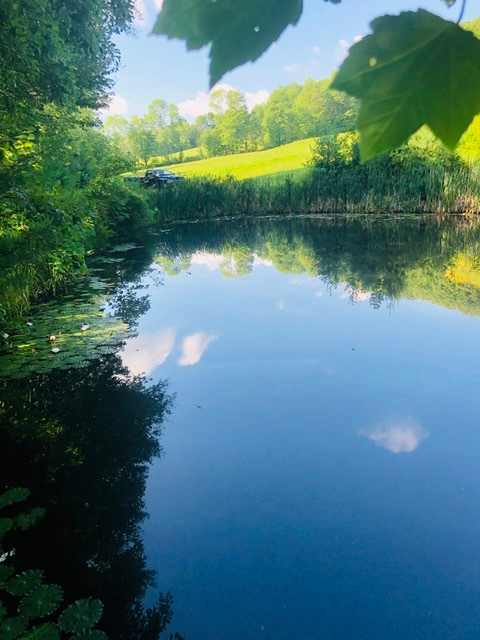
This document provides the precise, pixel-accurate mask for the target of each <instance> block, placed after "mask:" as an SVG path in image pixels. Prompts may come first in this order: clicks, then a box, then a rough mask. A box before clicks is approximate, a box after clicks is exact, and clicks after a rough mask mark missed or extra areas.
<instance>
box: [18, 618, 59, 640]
mask: <svg viewBox="0 0 480 640" xmlns="http://www.w3.org/2000/svg"><path fill="white" fill-rule="evenodd" d="M21 640H60V632H59V630H58V627H57V625H55V624H53V623H51V622H47V623H46V624H42V625H40V626H38V627H35V628H34V629H32V630H31V631H29V632H28V633H27V634H26V635H24V636H22V638H21Z"/></svg>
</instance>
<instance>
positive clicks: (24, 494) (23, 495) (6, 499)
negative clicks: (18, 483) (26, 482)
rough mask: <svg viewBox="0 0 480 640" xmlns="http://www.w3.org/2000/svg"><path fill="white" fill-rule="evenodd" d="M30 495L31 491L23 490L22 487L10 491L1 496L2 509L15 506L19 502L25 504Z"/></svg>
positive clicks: (0, 506) (0, 505) (0, 507)
mask: <svg viewBox="0 0 480 640" xmlns="http://www.w3.org/2000/svg"><path fill="white" fill-rule="evenodd" d="M29 495H30V491H29V490H28V489H23V488H22V487H14V488H13V489H8V491H5V492H4V493H2V494H1V495H0V509H4V508H5V507H9V506H10V505H11V504H15V503H17V502H23V501H24V500H26V499H27V498H28V496H29Z"/></svg>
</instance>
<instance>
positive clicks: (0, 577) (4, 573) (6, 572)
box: [0, 564, 14, 589]
mask: <svg viewBox="0 0 480 640" xmlns="http://www.w3.org/2000/svg"><path fill="white" fill-rule="evenodd" d="M13 574H14V570H13V567H10V566H9V565H6V564H2V565H0V589H4V588H5V586H6V584H7V583H8V580H9V579H10V578H11V576H13Z"/></svg>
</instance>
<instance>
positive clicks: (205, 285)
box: [0, 218, 480, 640]
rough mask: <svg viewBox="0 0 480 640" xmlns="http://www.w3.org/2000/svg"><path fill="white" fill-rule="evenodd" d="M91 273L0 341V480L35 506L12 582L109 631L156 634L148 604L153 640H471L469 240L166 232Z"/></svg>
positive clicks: (478, 308)
mask: <svg viewBox="0 0 480 640" xmlns="http://www.w3.org/2000/svg"><path fill="white" fill-rule="evenodd" d="M92 264H93V266H94V268H95V271H93V273H94V281H93V284H92V281H90V284H89V286H88V287H86V289H85V291H84V292H83V293H82V295H80V293H78V292H77V290H72V292H71V293H70V295H69V296H67V298H62V296H60V295H59V296H58V298H57V299H55V300H53V301H50V302H49V303H48V304H47V305H43V306H42V305H40V307H39V308H38V309H34V310H33V311H32V315H31V318H30V320H31V322H30V325H31V326H30V325H25V323H23V325H22V326H21V327H19V328H15V327H13V328H12V329H10V328H9V330H8V333H9V334H11V335H10V337H9V338H8V340H4V345H3V350H4V351H5V354H4V355H3V356H1V357H0V370H2V368H3V372H4V373H5V374H7V373H8V376H10V377H8V376H7V375H5V376H4V379H0V485H6V486H10V487H11V486H26V487H28V488H30V489H31V491H32V496H31V500H30V502H29V505H28V506H42V507H44V508H45V509H46V515H45V519H44V521H43V522H42V523H40V524H39V525H38V526H37V527H35V529H34V530H33V531H32V532H27V533H22V534H19V535H18V539H17V538H16V539H15V549H16V554H15V563H16V566H18V570H24V569H32V568H39V569H42V570H43V571H44V572H45V579H46V580H47V581H49V582H52V583H55V584H60V585H62V587H63V589H64V592H65V601H66V602H71V601H73V600H75V599H77V598H83V597H90V596H91V597H98V598H100V599H101V600H102V602H103V603H104V614H103V617H102V620H101V621H100V628H102V629H104V630H105V631H106V632H107V633H108V634H109V637H110V638H111V639H112V640H145V639H146V638H149V640H155V639H156V634H153V633H151V629H152V625H151V622H152V620H153V619H154V618H155V615H153V617H152V615H150V617H148V614H146V613H145V612H143V613H142V606H143V605H145V604H146V606H154V605H155V603H157V602H158V594H159V592H163V593H167V592H168V593H170V594H171V600H170V599H168V598H167V599H163V600H161V608H160V609H157V610H156V611H157V612H158V611H163V614H162V615H163V618H162V620H161V624H159V627H160V628H162V627H164V626H165V624H167V622H168V621H170V622H169V624H168V629H167V630H166V631H164V633H162V635H161V639H163V638H165V640H166V639H167V638H170V633H171V634H172V638H173V634H175V633H178V634H181V635H180V637H181V638H182V639H185V640H293V639H294V638H295V639H297V638H302V639H304V640H324V639H325V640H478V639H479V638H480V462H479V461H480V455H479V454H480V394H479V393H478V386H479V382H480V341H479V335H480V228H477V226H476V225H467V224H465V223H463V222H462V221H460V223H459V222H458V221H454V222H453V223H452V222H450V221H444V222H435V221H433V220H427V221H425V220H423V219H416V218H413V219H405V220H403V219H402V220H392V219H386V220H383V221H376V219H370V218H369V219H366V220H363V221H361V220H351V221H348V222H347V221H343V222H342V221H325V220H323V221H321V222H320V221H314V220H310V221H308V220H291V221H284V222H274V221H270V222H269V221H257V222H253V221H252V222H248V221H239V222H233V221H232V222H228V223H224V224H211V223H209V224H200V225H184V226H178V227H172V228H168V229H160V230H158V234H157V236H156V237H155V239H154V241H152V242H150V243H147V242H146V243H145V246H144V247H134V246H133V245H132V246H130V245H123V246H120V247H118V248H116V249H112V251H111V252H110V253H109V254H107V255H106V256H103V257H102V256H98V257H97V261H96V262H95V263H92ZM87 284H88V283H87ZM82 286H83V285H82ZM82 286H81V283H80V284H79V287H80V289H81V288H82ZM102 309H103V311H102ZM82 314H83V315H82ZM80 322H82V323H84V325H83V326H84V330H83V329H81V328H80V324H79V323H80ZM85 323H86V325H87V328H86V329H85ZM106 328H107V329H108V331H107V330H106ZM52 333H55V334H56V335H57V338H56V340H55V344H56V345H58V349H59V351H58V353H53V352H52V351H51V343H50V340H49V336H50V335H51V334H52ZM2 358H3V359H2ZM37 364H38V367H37ZM7 365H8V366H7ZM142 375H143V377H137V376H142ZM153 574H154V575H155V581H156V585H154V584H153V583H152V576H153ZM154 613H155V612H154ZM175 640H179V636H175Z"/></svg>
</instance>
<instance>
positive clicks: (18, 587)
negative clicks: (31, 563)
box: [6, 570, 43, 596]
mask: <svg viewBox="0 0 480 640" xmlns="http://www.w3.org/2000/svg"><path fill="white" fill-rule="evenodd" d="M42 581H43V572H42V571H35V570H29V571H23V572H22V573H19V574H18V575H16V576H15V577H13V578H12V579H11V580H10V581H9V582H8V584H7V587H6V591H8V593H10V594H11V595H12V596H26V595H28V594H30V593H32V592H33V591H35V590H36V589H38V587H39V586H40V585H41V584H42Z"/></svg>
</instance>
